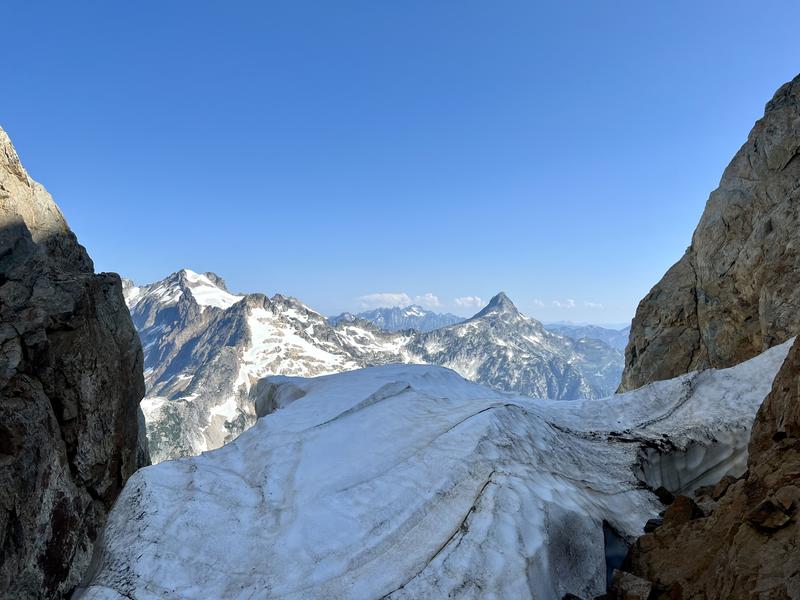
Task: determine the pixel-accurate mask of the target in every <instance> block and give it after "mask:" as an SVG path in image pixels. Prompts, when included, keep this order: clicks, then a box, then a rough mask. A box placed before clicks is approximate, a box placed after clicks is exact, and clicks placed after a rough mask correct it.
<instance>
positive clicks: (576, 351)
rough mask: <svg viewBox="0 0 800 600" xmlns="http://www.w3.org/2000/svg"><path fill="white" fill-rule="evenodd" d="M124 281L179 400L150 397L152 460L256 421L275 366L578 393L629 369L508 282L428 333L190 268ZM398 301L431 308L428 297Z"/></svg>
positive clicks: (562, 395)
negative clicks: (228, 284)
mask: <svg viewBox="0 0 800 600" xmlns="http://www.w3.org/2000/svg"><path fill="white" fill-rule="evenodd" d="M124 293H125V297H126V301H127V302H128V304H129V306H130V310H131V314H132V316H133V321H134V324H135V325H136V328H137V330H138V331H139V334H140V337H141V339H142V345H143V349H144V355H145V365H144V366H145V382H146V384H147V396H148V397H156V398H165V399H167V401H169V402H172V403H173V404H174V406H163V403H162V402H161V401H159V402H157V403H155V404H152V406H153V407H154V408H152V410H151V409H150V408H148V407H150V406H151V404H150V403H147V402H145V403H144V407H145V408H144V412H145V417H146V419H145V420H146V422H147V427H148V437H149V439H151V440H152V442H151V456H152V458H153V460H154V461H155V462H158V461H161V460H164V459H166V458H177V457H181V456H191V455H193V454H197V453H198V452H200V451H203V450H206V449H211V448H215V447H217V446H219V445H221V444H223V443H225V442H226V441H228V440H230V439H233V438H234V437H236V435H238V434H239V433H241V432H242V431H243V430H244V429H246V428H247V427H249V426H250V425H251V424H252V423H253V422H254V421H255V412H254V408H253V406H254V404H255V402H256V401H257V400H258V397H257V394H256V397H251V396H252V394H253V393H254V392H253V389H254V386H255V385H256V383H257V382H258V380H259V379H261V378H263V377H267V376H270V375H291V376H303V377H312V376H318V375H325V374H331V373H338V372H342V371H348V370H352V369H357V368H361V367H365V366H371V365H381V364H391V363H407V364H421V363H427V364H440V365H444V366H447V367H450V368H453V369H455V370H456V371H458V372H459V373H461V374H462V375H463V376H465V377H467V378H469V379H472V380H475V381H478V382H481V383H485V384H488V385H490V386H492V387H495V388H498V389H501V390H505V391H517V392H521V393H526V394H529V395H533V396H538V397H542V398H553V399H575V398H579V397H599V396H602V395H604V394H606V393H609V392H610V391H612V390H613V389H615V388H616V386H617V384H618V381H619V373H620V372H621V370H622V355H621V354H620V353H619V352H617V351H615V350H613V349H611V348H609V347H607V346H605V345H603V344H601V343H600V342H596V343H595V345H592V342H586V341H581V342H574V341H572V340H569V339H566V338H562V337H560V336H557V335H555V334H552V333H550V332H548V331H546V330H545V329H544V328H543V327H542V326H541V324H540V323H539V322H538V321H535V320H534V319H530V318H528V317H525V316H523V315H521V314H520V313H519V311H517V309H516V307H514V305H513V303H512V302H511V300H510V299H509V298H508V297H506V296H505V295H504V294H499V295H498V296H496V297H495V298H493V299H492V301H491V302H490V303H489V305H487V307H486V308H485V309H484V310H483V311H481V312H480V313H478V315H476V316H475V317H473V318H472V319H468V320H467V321H463V322H461V323H457V324H455V325H449V326H448V327H443V328H440V329H436V330H434V331H430V332H426V333H421V332H419V331H415V330H413V329H404V330H402V331H397V332H392V331H383V330H381V329H380V328H379V327H377V326H376V325H374V324H373V323H371V322H368V321H365V320H363V319H360V318H357V317H353V318H352V319H343V320H341V321H339V322H338V324H337V325H335V326H332V325H331V324H330V322H329V321H328V320H327V319H326V318H325V317H323V316H322V315H321V314H319V313H318V312H316V311H314V310H312V309H310V308H309V307H308V306H306V305H305V304H303V303H302V302H300V301H299V300H297V299H295V298H291V297H286V296H282V295H279V294H276V295H274V296H273V297H272V298H267V297H266V296H264V295H262V294H248V295H245V296H242V295H237V294H232V293H230V292H229V291H228V290H227V289H226V288H225V284H224V282H223V281H222V279H220V278H219V277H218V276H217V275H215V274H213V273H205V274H202V275H201V274H198V273H196V272H194V271H190V270H187V269H184V270H182V271H179V272H177V273H175V274H173V275H170V276H169V277H167V278H165V279H164V280H162V281H159V282H156V283H153V284H150V285H146V286H140V287H137V286H135V285H134V284H133V283H132V282H130V281H126V282H125V284H124ZM398 310H399V311H400V313H401V314H400V317H402V318H407V317H408V318H411V317H419V316H424V317H425V318H428V317H430V315H429V314H428V313H427V312H426V311H424V310H423V309H420V308H419V307H410V308H409V309H408V310H406V309H398ZM423 313H424V314H423ZM431 314H433V313H431ZM398 318H399V317H398ZM234 404H235V408H234ZM262 404H263V402H262ZM156 407H157V408H156ZM220 407H225V408H224V409H223V408H220Z"/></svg>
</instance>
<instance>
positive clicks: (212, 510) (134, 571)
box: [81, 344, 788, 600]
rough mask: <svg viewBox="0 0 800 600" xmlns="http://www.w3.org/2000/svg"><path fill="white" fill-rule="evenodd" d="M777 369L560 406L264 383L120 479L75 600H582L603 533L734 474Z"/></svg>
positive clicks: (392, 372) (699, 376)
mask: <svg viewBox="0 0 800 600" xmlns="http://www.w3.org/2000/svg"><path fill="white" fill-rule="evenodd" d="M787 351H788V345H787V344H784V345H782V346H779V347H776V348H773V349H772V350H769V351H768V352H765V353H764V354H763V355H761V356H759V357H756V358H754V359H752V360H751V361H748V362H747V363H743V364H741V365H739V366H737V367H734V368H731V369H727V370H723V371H706V372H703V373H692V374H688V375H685V376H682V377H679V378H677V379H674V380H671V381H665V382H659V383H657V384H653V385H650V386H646V387H644V388H642V389H640V390H637V391H634V392H630V393H627V394H623V395H619V396H612V397H609V398H606V399H600V400H586V401H576V402H543V401H533V400H532V399H530V398H526V397H521V396H518V395H513V394H505V393H500V392H497V391H493V390H490V389H487V388H485V387H482V386H480V385H477V384H474V383H470V382H468V381H466V380H464V379H462V378H460V377H459V376H458V375H457V374H455V373H454V372H452V371H450V370H447V369H444V368H441V367H433V366H414V365H391V366H383V367H374V368H369V369H363V370H357V371H352V372H348V373H342V374H338V375H332V376H325V377H318V378H314V379H300V378H288V377H279V378H275V379H274V380H272V381H269V380H268V381H267V382H266V384H267V385H271V386H273V388H274V389H273V390H272V396H274V397H280V398H282V399H283V400H282V401H281V402H280V404H281V405H282V406H283V408H282V409H280V410H278V411H276V412H274V413H272V414H270V415H269V416H266V417H264V418H262V419H259V421H258V422H257V423H256V425H255V426H253V427H252V428H250V429H249V430H248V431H246V432H244V433H243V434H242V435H240V436H239V437H238V439H236V440H235V441H233V442H232V443H230V444H228V445H226V446H225V447H223V448H220V449H218V450H215V451H212V452H208V453H205V454H203V455H201V456H198V457H194V458H189V459H183V460H177V461H170V462H166V463H162V464H160V465H156V466H154V467H149V468H146V469H143V470H140V471H138V472H137V473H136V474H135V475H134V476H133V477H132V478H131V480H130V481H129V482H128V484H127V486H126V487H125V490H124V492H123V494H122V496H121V497H120V500H119V501H118V503H117V505H116V506H115V508H114V510H113V512H112V515H111V517H110V519H109V521H108V524H107V526H106V529H105V531H104V534H103V538H102V541H101V542H100V548H101V551H100V552H99V554H98V555H97V562H96V565H95V570H94V572H93V573H92V574H91V575H90V584H89V587H88V590H86V593H85V594H84V595H83V596H82V597H81V598H82V600H98V599H104V600H108V599H114V600H121V599H122V598H133V597H135V598H137V599H140V600H144V599H155V598H159V599H163V598H237V599H239V598H241V599H255V598H259V599H263V598H292V599H294V598H296V599H301V598H302V599H307V598H325V599H326V600H336V599H343V598H354V599H359V600H360V599H372V598H376V599H377V598H393V599H399V598H409V599H411V598H414V599H417V598H437V599H438V598H446V597H459V598H541V599H553V598H554V599H560V598H561V597H562V596H563V595H564V594H566V593H572V594H577V595H578V596H581V597H594V596H595V595H599V594H601V593H602V592H603V591H604V590H605V563H604V542H603V523H604V522H607V523H608V524H609V525H610V526H611V527H612V528H613V529H614V530H615V531H616V532H618V533H619V534H620V535H622V536H624V537H628V538H631V537H633V536H636V535H637V534H638V533H639V532H640V531H641V527H642V525H643V523H644V521H645V520H646V519H647V518H649V517H652V516H655V514H656V513H657V512H658V510H659V509H660V508H661V506H660V504H659V503H658V501H657V500H656V498H655V496H654V495H653V494H652V493H650V492H649V491H648V490H647V489H646V485H656V484H659V483H661V482H663V481H664V480H668V479H669V476H670V475H672V474H673V472H679V476H678V477H677V478H676V480H680V481H679V485H680V484H687V483H688V482H690V481H691V482H693V483H696V484H697V485H701V484H703V483H706V479H707V478H708V477H712V478H716V477H717V476H718V474H719V473H720V472H724V471H727V470H733V471H734V472H736V470H737V468H739V467H740V464H741V460H740V459H741V454H742V452H744V451H746V446H745V442H744V440H746V439H747V438H748V437H749V427H750V425H751V423H752V420H753V417H754V415H755V412H756V410H757V407H758V406H759V404H760V402H761V401H762V400H763V398H764V397H765V396H766V394H767V393H768V391H769V388H770V385H771V382H772V379H773V378H774V375H775V373H776V372H777V370H778V368H779V366H780V364H781V363H782V361H783V359H784V357H785V355H786V352H787ZM687 457H688V458H687ZM709 473H710V475H709ZM673 489H677V488H675V487H673Z"/></svg>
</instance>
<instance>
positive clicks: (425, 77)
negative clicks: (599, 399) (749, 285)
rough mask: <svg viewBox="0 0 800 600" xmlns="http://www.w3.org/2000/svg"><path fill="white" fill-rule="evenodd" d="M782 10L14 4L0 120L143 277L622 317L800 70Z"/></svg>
mask: <svg viewBox="0 0 800 600" xmlns="http://www.w3.org/2000/svg"><path fill="white" fill-rule="evenodd" d="M798 22H800V5H799V4H798V3H796V2H771V1H768V0H764V1H760V2H752V1H750V2H738V1H735V0H734V1H725V2H697V1H696V0H694V1H691V2H689V1H670V2H642V1H641V0H636V1H625V2H612V1H610V0H609V1H607V2H603V1H598V0H592V1H577V0H572V1H569V2H562V1H552V2H533V1H531V0H527V1H513V2H512V1H509V2H505V1H498V2H487V1H482V2H477V1H470V0H467V1H463V0H459V1H451V2H444V1H443V2H438V1H431V0H424V1H422V0H420V1H416V0H409V1H404V2H390V1H388V0H387V1H378V0H369V1H366V0H365V1H362V2H351V1H347V0H337V1H336V2H331V1H328V2H304V1H298V0H292V1H287V2H198V1H192V2H188V1H186V2H178V1H173V2H152V1H145V2H125V3H123V2H91V3H90V2H80V1H76V2H24V3H23V2H16V3H7V4H6V6H4V8H3V56H4V58H3V71H2V76H1V77H2V83H3V86H2V93H0V109H1V110H0V125H2V126H3V127H4V128H5V129H6V130H7V131H8V132H9V134H10V135H11V137H12V139H13V140H14V142H15V144H16V146H17V149H18V151H19V153H20V155H21V156H22V158H23V161H24V163H25V165H26V166H27V168H28V170H29V172H30V173H31V175H32V176H33V177H34V178H36V179H38V180H39V181H41V182H42V183H44V184H45V185H46V186H47V187H48V189H49V190H50V192H51V193H52V194H53V195H54V197H55V198H56V201H57V202H58V203H59V204H60V205H61V207H62V209H63V210H64V212H65V214H66V216H67V219H68V220H69V222H70V224H71V225H72V227H73V229H74V230H75V232H76V233H77V234H78V236H79V238H80V239H81V241H82V242H83V243H84V245H85V246H87V248H88V249H89V251H90V253H91V255H92V256H93V258H94V259H95V263H96V266H97V268H98V269H101V270H109V271H117V272H120V273H122V274H123V275H126V276H129V277H132V278H134V279H135V280H137V281H139V282H147V281H152V280H155V279H160V278H161V277H163V276H164V275H166V274H168V273H169V272H171V271H174V270H177V269H179V268H181V267H184V266H186V267H189V268H192V269H195V270H199V271H205V270H211V271H215V272H217V273H219V274H220V275H221V276H223V277H224V278H225V279H226V280H227V281H228V283H229V287H230V288H232V289H233V290H237V291H263V292H267V293H270V294H271V293H274V292H281V293H284V294H291V295H295V296H297V297H299V298H301V299H302V300H303V301H305V302H306V303H308V304H310V305H311V306H313V307H315V308H317V309H318V310H320V311H322V312H325V313H333V312H338V311H341V310H353V309H358V308H359V307H360V306H362V305H367V304H370V303H371V302H373V301H374V298H373V297H369V298H366V299H365V298H363V297H365V296H370V295H373V294H384V293H393V294H400V296H399V297H400V298H401V299H402V298H405V296H402V294H405V295H407V296H408V297H410V298H416V297H417V296H420V297H425V295H426V294H431V295H433V296H435V297H436V298H438V299H439V303H440V306H439V310H449V311H453V312H460V313H462V314H467V313H471V312H473V309H472V308H471V307H470V306H469V304H470V302H469V301H468V300H462V302H461V305H457V304H456V303H455V299H456V298H465V297H471V296H477V297H479V298H482V299H484V300H486V299H488V298H489V297H490V296H491V295H492V294H494V293H495V292H497V291H499V290H505V291H506V292H507V293H508V294H509V295H510V296H511V298H512V299H513V300H514V301H515V302H516V303H517V304H518V306H519V307H520V308H521V309H522V310H523V311H524V312H526V313H528V314H532V315H534V316H537V317H539V318H542V319H545V320H572V321H591V322H597V323H616V322H624V321H626V320H628V319H630V317H631V316H632V315H633V312H634V309H635V306H636V304H637V303H638V301H639V299H640V298H641V297H642V296H643V295H644V294H645V293H646V292H647V291H648V290H649V289H650V287H651V286H652V285H653V284H654V283H655V282H656V281H657V280H658V279H659V278H660V277H661V275H662V274H663V272H664V271H665V269H667V268H668V267H669V265H671V264H672V263H673V262H674V261H675V260H677V259H678V258H679V256H680V255H681V254H682V252H683V251H684V250H685V248H686V246H687V245H688V244H689V241H690V237H691V233H692V230H693V229H694V226H695V224H696V223H697V221H698V218H699V216H700V213H701V211H702V208H703V206H704V204H705V200H706V198H707V197H708V193H709V192H710V191H711V190H712V189H713V188H714V187H716V185H717V183H718V181H719V177H720V175H721V173H722V170H723V168H724V167H725V165H726V164H727V163H728V161H729V160H730V158H731V157H732V155H733V154H734V152H735V151H736V150H737V149H738V147H739V146H740V145H741V144H742V143H743V142H744V141H745V139H746V136H747V132H748V131H749V129H750V127H751V126H752V124H753V122H754V121H755V120H756V119H757V118H758V117H759V116H760V115H761V114H762V113H763V107H764V104H765V102H766V101H767V100H768V99H769V98H770V97H771V95H772V94H773V92H774V91H775V90H776V89H777V88H778V86H780V85H781V84H782V83H783V82H784V81H787V80H789V79H791V78H792V77H793V76H794V75H795V74H796V73H797V72H798V71H800V46H798V42H797V39H798V38H797V23H798ZM426 298H427V299H428V304H431V303H435V302H433V301H432V300H431V299H430V298H431V296H426ZM423 299H424V298H423ZM559 305H560V306H559ZM595 305H602V307H601V306H595Z"/></svg>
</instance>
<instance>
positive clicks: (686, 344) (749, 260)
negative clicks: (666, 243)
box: [620, 77, 800, 391]
mask: <svg viewBox="0 0 800 600" xmlns="http://www.w3.org/2000/svg"><path fill="white" fill-rule="evenodd" d="M799 152H800V77H798V78H795V79H794V80H793V81H792V82H790V83H787V84H786V85H784V86H783V87H781V88H780V89H779V90H778V91H777V93H776V94H775V96H774V97H773V99H772V100H771V101H770V102H769V103H768V104H767V106H766V110H765V114H764V117H763V118H762V119H761V120H759V121H758V122H757V123H756V125H755V127H754V128H753V130H752V131H751V132H750V136H749V138H748V140H747V143H745V144H744V146H742V148H741V149H740V150H739V152H738V153H737V154H736V156H735V157H734V159H733V161H732V162H731V164H730V165H729V166H728V168H727V169H726V170H725V173H724V174H723V177H722V181H721V182H720V186H719V188H718V189H717V190H716V191H714V192H713V193H712V194H711V196H710V198H709V200H708V204H707V205H706V208H705V211H704V213H703V216H702V219H701V221H700V224H699V225H698V227H697V229H696V230H695V233H694V236H693V238H692V244H691V246H690V247H689V249H688V250H687V251H686V254H685V255H684V256H683V257H682V258H681V259H680V260H679V261H678V263H676V264H675V265H674V266H673V267H672V268H671V269H670V270H669V271H668V272H667V274H666V275H665V276H664V278H663V279H662V280H661V281H660V282H659V283H658V284H657V285H656V286H655V287H654V288H653V289H652V291H651V292H650V293H649V294H648V295H647V296H646V297H645V298H644V299H643V300H642V302H641V303H640V305H639V308H638V310H637V311H636V317H635V318H634V321H633V327H632V331H631V338H630V342H629V344H628V348H627V350H626V364H625V372H624V374H623V379H622V384H621V386H620V390H622V391H624V390H630V389H634V388H637V387H639V386H641V385H643V384H645V383H648V382H650V381H654V380H659V379H667V378H669V377H674V376H675V375H678V374H681V373H686V372H687V371H690V370H693V369H702V368H705V367H717V368H719V367H727V366H731V365H734V364H737V363H739V362H741V361H742V360H745V359H747V358H750V357H752V356H754V355H756V354H758V353H759V352H761V351H762V350H764V349H766V348H769V347H771V346H773V345H775V344H778V343H780V342H783V341H785V340H787V339H789V338H790V337H792V336H793V335H796V334H797V333H798V331H800V268H799V267H800V221H798V211H800V159H798V158H797V155H798V153H799Z"/></svg>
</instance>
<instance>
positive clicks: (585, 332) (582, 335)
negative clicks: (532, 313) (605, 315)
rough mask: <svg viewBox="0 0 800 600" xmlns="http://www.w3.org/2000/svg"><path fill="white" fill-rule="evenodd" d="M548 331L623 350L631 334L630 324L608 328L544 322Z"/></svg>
mask: <svg viewBox="0 0 800 600" xmlns="http://www.w3.org/2000/svg"><path fill="white" fill-rule="evenodd" d="M545 327H546V328H547V329H548V331H552V332H553V333H557V334H559V335H563V336H565V337H568V338H572V339H573V340H582V339H590V340H600V341H601V342H604V343H605V344H608V345H609V346H611V347H612V348H616V349H617V350H620V351H621V352H625V346H627V345H628V338H629V337H630V335H631V328H630V325H629V326H628V327H624V328H622V329H610V328H608V327H600V326H599V325H577V324H574V323H546V324H545Z"/></svg>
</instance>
